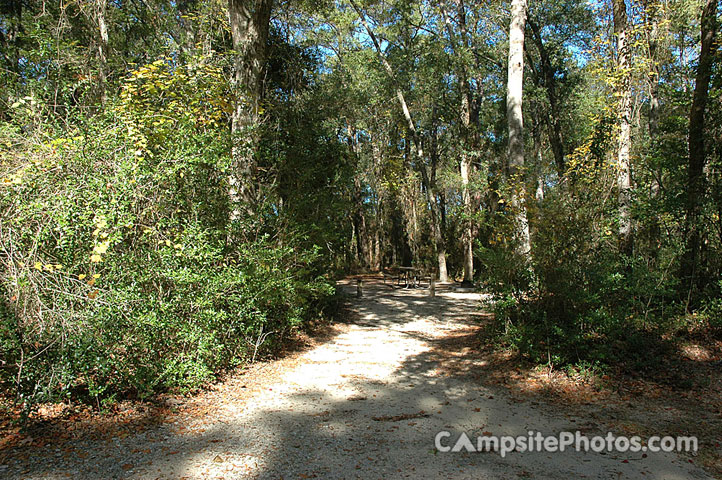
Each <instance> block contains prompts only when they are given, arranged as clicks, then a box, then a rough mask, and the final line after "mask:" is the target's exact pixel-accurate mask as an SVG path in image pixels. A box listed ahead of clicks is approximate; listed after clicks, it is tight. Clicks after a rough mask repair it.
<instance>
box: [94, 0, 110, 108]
mask: <svg viewBox="0 0 722 480" xmlns="http://www.w3.org/2000/svg"><path fill="white" fill-rule="evenodd" d="M107 6H108V2H107V0H97V4H96V6H95V7H96V12H95V18H96V20H97V23H98V39H99V42H98V63H99V65H98V88H99V89H100V103H101V105H105V103H106V102H107V100H108V93H107V90H108V87H107V82H108V80H107V78H106V73H105V72H106V69H107V63H108V59H107V55H108V27H107V25H106V22H105V14H106V11H107Z"/></svg>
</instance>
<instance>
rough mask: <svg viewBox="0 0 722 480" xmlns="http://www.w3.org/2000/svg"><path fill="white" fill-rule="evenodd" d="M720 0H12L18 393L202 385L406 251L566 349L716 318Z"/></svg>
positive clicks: (12, 385) (693, 330) (587, 361)
mask: <svg viewBox="0 0 722 480" xmlns="http://www.w3.org/2000/svg"><path fill="white" fill-rule="evenodd" d="M718 3H719V2H718V1H717V0H598V1H589V2H578V1H573V0H532V1H527V0H512V1H511V2H509V1H502V0H441V1H440V2H429V1H425V0H335V1H329V0H275V1H274V0H228V1H225V0H207V1H199V0H59V1H41V0H4V1H3V2H2V3H1V4H0V57H1V58H0V264H2V268H0V389H1V390H2V392H3V397H4V398H5V399H6V402H7V405H12V406H13V407H12V408H21V409H22V410H23V412H25V413H24V414H25V415H29V414H31V413H32V412H33V411H34V409H35V408H36V407H37V405H40V404H44V403H48V402H77V403H80V404H89V405H91V406H92V407H93V408H97V409H103V408H105V407H106V406H108V405H112V404H113V403H114V402H117V401H120V400H123V399H127V398H139V399H144V398H149V397H151V396H153V395H156V394H159V393H163V392H168V391H172V392H193V391H196V389H198V388H199V387H201V386H203V385H207V384H208V382H210V381H212V380H213V379H215V378H218V376H219V375H220V374H222V373H223V372H227V371H230V370H232V369H234V368H236V367H239V366H240V367H242V366H244V365H247V364H249V363H251V362H253V361H254V360H255V359H256V357H257V356H264V355H267V354H270V353H273V352H276V351H279V349H281V348H282V346H283V345H284V343H285V342H286V341H287V339H288V338H290V337H292V336H293V335H294V332H298V331H304V330H305V329H307V328H309V326H310V325H314V324H317V323H319V322H322V321H324V319H328V318H332V317H333V316H334V315H336V314H337V312H338V311H339V309H340V308H341V307H340V304H341V303H342V302H343V298H342V295H341V294H340V293H339V291H338V288H337V284H336V282H337V280H338V279H340V278H344V277H346V276H348V275H352V274H368V273H370V272H380V271H384V270H387V271H388V270H391V269H393V268H397V267H400V266H407V267H415V268H418V269H422V270H423V271H425V272H428V273H429V275H432V276H434V277H435V279H436V281H437V282H438V284H439V285H444V284H449V283H454V282H455V284H461V285H464V286H468V287H470V288H473V289H475V290H476V291H479V292H484V293H485V294H487V297H488V298H487V300H486V303H485V305H483V306H482V305H480V306H479V307H478V308H479V309H482V308H485V309H487V310H488V311H489V312H491V313H493V316H492V318H491V320H490V321H489V323H488V325H486V327H485V331H486V334H488V335H489V336H488V337H485V338H487V339H488V342H491V343H492V344H493V345H494V348H499V349H506V350H509V351H513V352H515V353H516V354H518V355H519V357H520V358H523V359H525V361H528V362H532V363H533V364H535V365H541V366H548V367H549V368H550V369H551V368H552V367H553V368H555V369H569V371H580V370H583V371H585V372H588V373H589V374H590V375H598V376H602V375H609V374H613V373H614V372H617V373H618V372H628V371H634V372H642V373H643V372H645V371H648V370H654V369H655V368H657V366H658V365H660V362H664V359H665V358H667V357H668V356H669V355H673V354H674V351H675V348H676V345H678V344H679V342H681V341H684V340H685V339H688V338H691V337H692V336H701V337H704V338H707V339H721V338H722V337H721V336H720V335H721V332H722V296H721V293H722V292H721V290H722V255H720V254H721V250H722V102H720V97H721V96H722V63H720V56H721V55H722V53H721V52H720V48H719V47H720V40H719V38H720V37H719V36H718V35H717V34H718V27H719V22H720V10H719V5H718ZM675 382H676V383H675V386H676V387H678V386H682V387H684V386H685V385H687V383H686V381H685V378H684V376H682V377H680V378H677V379H676V380H675ZM688 386H690V385H688ZM8 408H10V407H8ZM304 478H306V477H304Z"/></svg>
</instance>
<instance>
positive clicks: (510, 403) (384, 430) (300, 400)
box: [0, 282, 711, 479]
mask: <svg viewBox="0 0 722 480" xmlns="http://www.w3.org/2000/svg"><path fill="white" fill-rule="evenodd" d="M344 288H346V289H347V290H348V291H349V293H350V292H351V291H352V288H351V286H348V285H346V286H345V287H344ZM427 295H428V293H427V291H425V290H404V289H394V288H391V287H390V286H386V285H383V284H382V283H380V282H370V283H368V284H367V285H366V288H365V296H364V298H362V299H354V300H353V303H352V307H351V308H352V309H353V311H354V312H355V314H354V315H353V317H354V318H353V319H352V320H351V321H349V322H348V323H347V324H345V325H341V326H340V327H339V330H338V332H337V335H336V336H335V337H334V338H332V339H331V340H329V341H327V342H326V343H323V344H321V345H319V346H318V347H316V348H314V349H312V350H309V351H307V352H304V353H302V354H299V355H296V356H295V357H294V358H292V359H289V360H286V361H281V362H279V363H278V364H277V365H275V366H274V367H273V368H270V369H269V370H268V371H267V372H265V373H272V374H269V375H264V378H262V379H259V380H258V382H256V383H253V384H251V379H247V378H244V377H237V378H233V379H229V380H228V381H227V382H225V384H224V385H221V386H220V387H219V388H218V389H216V391H215V392H213V393H211V394H209V395H210V398H211V400H212V401H211V403H210V404H211V408H209V409H206V412H205V414H204V415H201V416H198V415H191V414H188V415H178V416H177V417H176V418H175V419H174V421H172V422H166V423H163V424H161V425H157V426H153V427H152V428H148V429H146V430H145V431H143V432H142V433H135V434H131V435H125V436H114V437H112V438H110V437H109V438H102V439H93V440H91V439H79V440H76V441H74V442H73V443H72V444H71V445H70V446H68V447H65V448H63V449H60V448H48V447H46V448H35V449H34V450H32V451H27V452H25V454H24V455H15V456H13V457H10V458H9V459H6V462H5V464H4V465H1V466H0V477H3V478H53V479H55V478H104V479H105V478H132V479H155V478H168V479H179V478H189V479H196V478H198V479H200V478H225V479H232V478H264V479H265V478H269V479H271V478H273V479H276V478H286V479H291V478H364V479H366V478H371V479H375V478H378V479H385V478H474V479H486V478H499V479H506V478H550V479H552V478H553V479H560V478H592V479H597V478H599V479H601V478H613V479H618V478H634V479H639V478H654V479H662V478H665V479H688V478H711V477H708V476H706V475H705V474H704V473H703V472H702V471H701V470H699V469H698V468H697V467H695V466H694V465H692V464H690V463H689V462H688V459H687V458H686V457H684V456H677V455H674V454H655V453H650V454H648V455H644V456H643V455H642V454H639V453H638V454H615V453H607V454H604V455H601V454H594V453H577V452H573V451H566V452H564V453H557V454H551V453H537V452H534V453H520V452H512V453H510V454H509V455H507V456H506V457H505V458H502V457H501V456H500V455H499V454H498V453H495V452H489V453H437V452H436V450H435V448H434V437H435V435H436V433H437V432H439V431H441V430H448V431H450V432H452V434H453V435H458V434H459V433H461V432H467V433H469V435H473V436H476V435H481V434H482V433H483V432H486V434H489V432H491V433H492V434H494V435H514V436H516V435H526V432H527V431H529V430H535V431H541V432H543V433H545V434H551V435H554V434H557V433H558V432H560V431H575V430H582V431H584V432H585V433H587V434H588V435H592V434H595V433H597V432H602V430H601V429H600V426H599V425H595V424H592V423H589V422H587V421H585V419H584V418H572V417H569V416H565V415H563V414H562V413H561V412H557V411H554V409H552V408H550V407H544V406H543V405H542V404H537V405H535V404H534V403H531V402H521V401H518V400H514V399H512V398H511V397H509V396H508V394H507V393H506V392H504V391H501V389H496V388H494V387H485V386H483V385H481V384H480V382H478V381H474V380H473V378H472V376H471V375H469V374H464V373H458V374H454V375H452V374H449V372H448V369H446V368H445V367H446V365H445V362H446V360H445V359H444V357H443V355H441V356H440V355H439V349H438V347H439V345H446V343H443V342H444V341H445V340H446V339H449V338H453V337H454V336H455V335H460V334H461V335H463V333H464V332H466V331H468V330H469V329H470V328H472V327H473V325H474V324H475V323H478V321H479V315H480V314H479V312H478V301H479V296H478V295H476V294H461V293H451V292H448V291H447V292H441V293H440V294H439V295H437V297H435V298H429V297H428V296H427ZM439 342H441V343H439ZM448 361H449V362H453V358H452V356H451V355H450V356H449V358H448ZM467 373H468V372H467ZM247 383H248V385H247ZM205 400H206V401H207V400H208V398H206V399H205ZM189 411H190V410H189ZM604 433H606V432H604Z"/></svg>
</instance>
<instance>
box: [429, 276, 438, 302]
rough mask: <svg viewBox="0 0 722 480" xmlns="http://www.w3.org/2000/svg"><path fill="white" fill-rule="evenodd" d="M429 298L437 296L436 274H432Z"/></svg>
mask: <svg viewBox="0 0 722 480" xmlns="http://www.w3.org/2000/svg"><path fill="white" fill-rule="evenodd" d="M429 296H430V297H435V296H436V275H435V272H432V273H431V280H430V281H429Z"/></svg>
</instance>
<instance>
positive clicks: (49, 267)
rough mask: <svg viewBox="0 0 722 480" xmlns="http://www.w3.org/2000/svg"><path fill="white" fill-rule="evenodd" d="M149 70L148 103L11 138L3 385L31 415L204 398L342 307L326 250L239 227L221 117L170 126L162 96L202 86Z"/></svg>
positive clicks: (189, 113)
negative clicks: (173, 392)
mask: <svg viewBox="0 0 722 480" xmlns="http://www.w3.org/2000/svg"><path fill="white" fill-rule="evenodd" d="M153 65H156V67H157V68H156V69H155V70H154V69H150V68H148V69H146V70H147V71H146V70H141V71H142V72H146V73H145V74H144V75H145V78H144V79H143V82H145V83H142V82H140V81H139V80H138V74H137V73H136V74H134V76H133V77H132V78H131V80H129V81H130V82H132V84H133V85H135V87H136V88H139V87H138V85H139V84H140V83H142V85H148V84H150V85H156V92H155V93H156V94H155V96H154V97H153V98H152V99H148V98H145V97H143V98H140V99H138V98H136V97H135V96H133V95H132V92H131V93H129V94H128V95H126V97H124V98H123V99H122V100H121V102H120V103H119V104H117V105H116V106H115V108H113V109H108V112H107V113H106V114H103V115H99V116H96V117H93V118H92V119H82V118H79V119H78V120H77V123H76V124H75V126H73V127H71V128H63V129H58V130H57V131H56V132H52V131H46V132H45V133H44V134H42V135H41V134H38V135H37V136H34V137H28V136H26V135H23V134H22V133H21V131H20V130H19V129H18V128H17V127H15V126H13V125H12V124H8V123H6V124H3V125H2V126H0V128H1V129H2V130H1V132H0V133H1V134H2V141H1V142H0V143H1V146H0V149H1V150H0V155H1V157H0V165H1V166H2V170H0V183H1V186H0V262H2V266H3V268H2V271H1V272H0V350H1V352H0V353H1V354H0V358H2V364H1V365H0V384H1V385H2V388H3V389H5V390H6V391H7V392H10V393H12V394H13V395H15V396H16V397H17V398H18V399H19V400H20V401H22V402H24V403H25V404H26V406H28V407H29V406H31V405H32V404H33V403H35V402H39V401H48V400H58V399H63V398H70V399H80V400H86V401H92V402H93V403H96V402H100V401H102V400H103V399H112V398H113V397H114V396H117V395H129V394H130V395H137V396H146V395H150V394H152V393H154V392H158V391H162V390H165V389H169V388H173V389H181V390H187V389H192V388H196V387H198V386H199V385H201V384H202V383H204V382H206V381H208V380H209V379H211V378H212V377H213V375H214V374H216V373H217V372H219V371H220V370H222V369H224V368H229V367H233V366H234V365H238V364H239V363H242V362H244V361H247V360H248V359H250V358H251V357H252V356H254V355H255V354H256V350H257V348H258V347H259V346H261V347H262V348H273V346H274V345H276V344H278V342H279V340H281V339H282V337H283V335H284V334H285V333H286V332H287V331H289V330H290V329H293V328H297V327H299V326H301V325H302V324H303V323H304V322H305V321H306V320H308V319H310V318H313V317H316V316H318V315H321V314H322V312H323V311H324V310H325V309H326V308H328V307H329V306H330V305H331V302H332V299H333V293H334V291H333V285H332V283H331V281H330V280H329V279H328V278H327V277H326V276H325V275H324V274H323V269H322V268H321V266H322V265H323V263H324V260H323V258H322V257H321V255H320V253H319V250H318V248H314V247H313V246H310V245H309V244H308V242H305V241H304V240H303V237H302V236H301V235H300V234H297V233H294V232H293V231H285V232H284V234H283V235H282V237H283V239H284V240H283V242H281V241H279V240H278V238H280V237H281V235H276V236H270V235H268V234H264V233H263V232H264V231H269V230H270V231H272V230H274V229H272V228H262V227H261V226H258V227H257V228H249V226H250V225H252V224H253V222H256V224H257V223H258V222H259V221H260V220H253V221H251V222H250V223H245V224H243V225H240V224H239V225H230V224H229V223H228V221H227V219H228V210H229V209H228V205H227V196H226V191H227V181H226V178H227V169H228V165H229V160H228V154H227V152H228V151H229V139H228V135H227V134H226V133H225V130H226V129H225V127H224V126H222V127H219V126H218V123H219V120H218V119H220V116H219V115H220V114H219V113H218V112H219V111H220V110H219V108H220V109H221V110H222V106H220V107H219V106H218V105H215V104H212V103H209V102H206V101H205V100H204V99H203V98H200V99H197V101H195V100H194V101H192V102H190V103H188V104H185V107H183V106H181V105H180V104H174V106H173V109H175V110H176V111H175V113H174V115H172V116H168V115H166V113H165V112H166V109H167V108H169V103H168V102H169V101H170V102H172V101H173V100H168V101H166V100H164V98H165V97H164V96H166V95H168V96H169V95H170V93H169V92H170V91H171V90H168V89H163V88H160V87H158V86H157V85H165V84H166V83H170V85H172V87H173V88H174V89H176V90H177V91H181V92H182V91H183V89H184V88H186V89H192V88H193V85H194V84H193V82H194V81H196V80H197V79H196V80H194V77H193V76H192V75H186V77H184V79H178V78H177V77H175V76H174V75H172V74H170V73H168V71H167V70H166V69H165V67H164V66H163V65H158V64H153ZM154 72H160V73H158V74H157V75H156V74H155V73H154ZM143 88H145V87H143ZM168 98H171V97H170V96H169V97H168ZM187 98H191V99H194V98H196V97H192V96H189V97H187ZM139 105H142V107H143V108H139V107H138V106H139ZM184 108H185V109H184ZM160 117H163V118H164V119H165V120H164V122H162V123H161V124H157V122H158V121H159V119H160ZM209 119H210V120H209ZM217 120H218V121H217ZM154 127H157V128H155V130H154ZM262 218H263V221H264V222H266V223H267V222H272V219H273V212H272V211H271V212H270V213H269V214H268V215H263V216H262ZM239 228H248V231H246V232H244V235H243V238H244V239H246V240H245V241H244V242H243V243H240V242H231V241H229V238H232V237H233V235H231V230H232V229H239ZM276 230H277V229H276Z"/></svg>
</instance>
